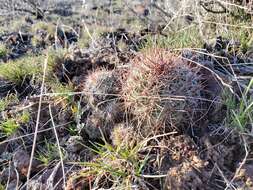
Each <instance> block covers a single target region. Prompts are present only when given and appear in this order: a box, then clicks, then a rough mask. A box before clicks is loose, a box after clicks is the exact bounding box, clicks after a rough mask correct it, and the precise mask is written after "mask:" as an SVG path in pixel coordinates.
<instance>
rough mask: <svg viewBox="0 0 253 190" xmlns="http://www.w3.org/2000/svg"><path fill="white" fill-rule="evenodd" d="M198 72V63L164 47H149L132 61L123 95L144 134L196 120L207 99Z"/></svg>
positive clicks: (126, 104)
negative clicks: (194, 64)
mask: <svg viewBox="0 0 253 190" xmlns="http://www.w3.org/2000/svg"><path fill="white" fill-rule="evenodd" d="M198 72H199V68H198V67H196V66H192V65H190V63H188V62H187V61H185V60H183V59H181V58H179V57H178V56H176V55H174V54H172V53H170V52H168V51H166V50H163V49H149V50H147V51H146V52H144V53H142V54H140V55H139V56H138V57H137V58H136V59H134V60H133V61H132V64H131V65H130V68H129V72H128V74H127V79H126V81H125V82H124V83H123V85H122V89H123V90H122V91H123V95H122V96H123V99H124V103H125V106H126V108H127V110H128V111H129V112H130V113H131V114H133V115H134V118H135V120H136V121H137V122H138V125H140V127H139V130H140V131H141V132H142V133H143V135H145V136H146V135H150V134H151V133H156V132H158V131H159V130H161V126H164V125H165V126H174V127H176V128H181V127H182V126H184V124H187V125H189V124H190V122H191V121H193V120H194V118H195V117H196V113H200V112H199V110H201V109H202V103H203V102H202V101H201V99H202V93H201V92H202V91H201V90H202V89H203V86H202V84H201V83H202V81H201V80H202V78H201V76H200V75H199V74H198ZM162 128H163V127H162ZM163 130H164V129H162V131H163Z"/></svg>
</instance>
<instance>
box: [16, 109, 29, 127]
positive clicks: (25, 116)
mask: <svg viewBox="0 0 253 190" xmlns="http://www.w3.org/2000/svg"><path fill="white" fill-rule="evenodd" d="M30 119H31V115H30V113H29V112H28V111H23V112H22V114H21V115H20V116H19V117H18V118H17V121H19V122H20V123H22V124H26V123H28V122H29V121H30Z"/></svg>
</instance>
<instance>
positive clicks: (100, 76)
mask: <svg viewBox="0 0 253 190" xmlns="http://www.w3.org/2000/svg"><path fill="white" fill-rule="evenodd" d="M120 87H121V85H120V82H119V76H118V74H117V73H116V72H114V71H107V70H97V71H94V72H93V73H91V74H90V75H88V77H87V79H86V82H85V85H84V91H85V93H86V95H87V98H88V102H89V103H90V104H91V105H94V106H96V105H98V104H100V103H103V102H105V101H108V100H111V99H115V98H116V97H117V96H118V93H119V91H120Z"/></svg>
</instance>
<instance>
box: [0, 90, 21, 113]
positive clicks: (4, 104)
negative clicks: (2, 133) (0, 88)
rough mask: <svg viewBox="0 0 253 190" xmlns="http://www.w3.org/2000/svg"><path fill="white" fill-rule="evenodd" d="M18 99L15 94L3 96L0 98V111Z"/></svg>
mask: <svg viewBox="0 0 253 190" xmlns="http://www.w3.org/2000/svg"><path fill="white" fill-rule="evenodd" d="M18 101H19V100H18V97H17V95H16V94H10V95H8V96H6V97H5V98H2V99H0V111H4V110H5V109H6V108H7V107H8V106H9V105H10V104H12V103H18Z"/></svg>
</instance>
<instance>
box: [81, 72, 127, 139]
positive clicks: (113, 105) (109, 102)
mask: <svg viewBox="0 0 253 190" xmlns="http://www.w3.org/2000/svg"><path fill="white" fill-rule="evenodd" d="M120 89H121V83H120V80H119V72H116V71H108V70H96V71H94V72H92V73H91V74H89V75H88V76H87V78H86V81H85V83H84V89H83V91H84V93H85V95H86V99H87V102H88V106H89V107H90V111H91V113H90V116H89V117H88V118H87V121H86V126H85V131H86V133H87V134H88V135H89V137H90V138H91V139H98V138H101V137H102V135H101V132H102V133H103V135H104V136H105V137H109V136H110V133H111V131H112V130H113V128H114V125H115V124H117V123H119V122H121V120H122V117H123V116H122V113H124V112H123V110H122V105H121V102H120V100H119V98H118V95H119V92H120Z"/></svg>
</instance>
